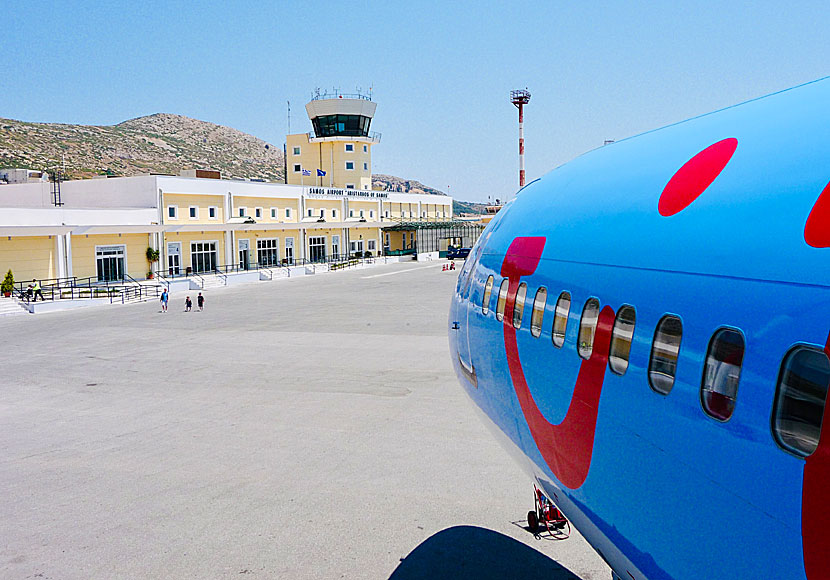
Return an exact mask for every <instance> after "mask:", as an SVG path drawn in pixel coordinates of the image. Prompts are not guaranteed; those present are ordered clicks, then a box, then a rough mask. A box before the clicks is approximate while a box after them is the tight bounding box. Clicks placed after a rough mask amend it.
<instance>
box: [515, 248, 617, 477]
mask: <svg viewBox="0 0 830 580" xmlns="http://www.w3.org/2000/svg"><path fill="white" fill-rule="evenodd" d="M544 248H545V238H542V237H520V238H516V239H515V240H513V242H512V243H511V244H510V247H509V248H508V249H507V254H506V255H505V257H504V263H503V264H502V267H501V275H502V276H504V277H505V278H508V279H509V283H508V290H507V303H506V305H505V312H504V346H505V350H506V354H507V364H508V367H509V369H510V377H511V379H512V380H513V388H514V389H515V391H516V396H517V397H518V399H519V404H520V405H521V408H522V413H523V414H524V417H525V420H526V421H527V424H528V427H529V428H530V433H531V435H532V436H533V440H534V441H535V442H536V446H537V447H538V448H539V451H540V453H541V454H542V457H543V458H544V460H545V462H546V463H547V464H548V467H550V469H551V471H553V474H554V475H555V476H556V477H557V479H559V481H561V482H562V484H563V485H565V486H566V487H568V488H570V489H577V488H579V487H581V486H582V484H583V483H585V478H587V477H588V470H589V469H590V467H591V457H592V455H593V451H594V434H595V432H596V428H597V413H598V412H599V397H600V394H601V393H602V383H603V380H604V379H605V369H606V366H607V365H608V350H609V348H610V346H611V331H612V329H613V327H614V310H613V309H612V308H611V307H610V306H606V307H605V308H603V309H602V311H601V312H600V314H599V321H598V323H597V330H596V333H595V335H594V350H593V353H592V354H591V357H590V358H589V359H588V360H583V361H582V365H581V366H580V368H579V375H578V377H577V379H576V385H575V387H574V393H573V396H572V397H571V402H570V405H569V406H568V412H567V414H566V415H565V418H564V419H563V420H562V422H561V423H559V424H558V425H554V424H552V423H550V422H548V420H547V419H545V417H544V416H543V415H542V412H541V411H540V410H539V407H538V405H537V404H536V401H534V400H533V395H532V394H531V393H530V389H529V388H528V386H527V380H526V379H525V375H524V369H523V368H522V363H521V359H520V358H519V346H518V342H517V340H516V329H515V328H513V325H512V324H511V321H512V320H513V308H514V306H515V304H516V291H517V290H518V288H519V281H520V279H521V277H522V276H530V275H531V274H533V273H534V272H535V271H536V268H537V267H538V265H539V260H540V259H541V257H542V250H544Z"/></svg>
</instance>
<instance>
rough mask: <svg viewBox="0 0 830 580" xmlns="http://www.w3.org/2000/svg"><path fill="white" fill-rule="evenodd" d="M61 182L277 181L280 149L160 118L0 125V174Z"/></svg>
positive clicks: (411, 188)
mask: <svg viewBox="0 0 830 580" xmlns="http://www.w3.org/2000/svg"><path fill="white" fill-rule="evenodd" d="M64 165H65V167H66V175H65V177H66V178H68V179H83V178H89V177H92V176H94V175H137V174H140V173H167V174H173V175H178V174H179V173H180V172H181V171H182V170H183V169H193V168H199V169H218V170H219V171H221V172H222V176H223V177H226V178H236V179H246V178H253V179H265V180H267V181H282V180H283V171H284V165H283V153H282V145H281V144H280V145H274V144H273V143H266V142H265V141H263V140H262V139H258V138H256V137H254V136H253V135H249V134H247V133H243V132H242V131H237V130H236V129H232V128H230V127H224V126H222V125H215V124H213V123H208V122H206V121H199V120H197V119H191V118H189V117H183V116H181V115H171V114H167V113H158V114H155V115H149V116H146V117H138V118H137V119H130V120H129V121H124V122H123V123H118V124H117V125H66V124H60V123H29V122H24V121H15V120H12V119H3V118H0V167H20V168H27V169H38V170H48V169H51V168H57V167H62V166H64ZM372 182H373V187H375V188H376V189H382V190H388V191H402V192H409V193H438V194H442V192H440V191H438V190H436V189H433V188H431V187H427V186H425V185H424V184H422V183H420V182H418V181H414V180H405V179H401V178H399V177H394V176H391V175H374V176H372Z"/></svg>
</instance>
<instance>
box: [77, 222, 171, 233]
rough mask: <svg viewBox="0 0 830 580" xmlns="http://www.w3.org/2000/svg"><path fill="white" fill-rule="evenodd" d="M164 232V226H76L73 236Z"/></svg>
mask: <svg viewBox="0 0 830 580" xmlns="http://www.w3.org/2000/svg"><path fill="white" fill-rule="evenodd" d="M161 231H164V226H160V225H157V224H146V225H144V224H133V225H125V226H74V227H73V228H72V235H81V234H87V235H92V234H151V233H153V232H161Z"/></svg>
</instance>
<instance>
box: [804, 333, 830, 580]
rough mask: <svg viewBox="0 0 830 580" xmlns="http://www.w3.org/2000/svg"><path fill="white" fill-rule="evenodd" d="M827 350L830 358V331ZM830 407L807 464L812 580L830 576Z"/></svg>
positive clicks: (807, 553) (807, 549) (807, 552)
mask: <svg viewBox="0 0 830 580" xmlns="http://www.w3.org/2000/svg"><path fill="white" fill-rule="evenodd" d="M824 352H825V353H827V356H828V357H830V334H828V336H827V343H826V344H825V346H824ZM828 482H830V409H827V407H826V406H825V409H824V416H823V417H822V420H821V438H820V439H819V442H818V447H817V448H816V450H815V451H814V452H813V454H812V455H810V456H809V457H808V458H807V460H806V461H805V463H804V487H803V489H802V490H801V545H802V550H803V553H804V571H805V572H806V573H807V578H809V580H828V579H830V528H828V522H830V494H828Z"/></svg>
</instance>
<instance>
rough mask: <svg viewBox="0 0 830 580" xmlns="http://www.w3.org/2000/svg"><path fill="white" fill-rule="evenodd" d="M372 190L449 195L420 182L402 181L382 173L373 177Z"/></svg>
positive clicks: (412, 180)
mask: <svg viewBox="0 0 830 580" xmlns="http://www.w3.org/2000/svg"><path fill="white" fill-rule="evenodd" d="M372 189H382V190H384V191H395V192H399V193H421V194H432V195H447V194H446V193H444V192H443V191H439V190H437V189H435V188H433V187H429V186H427V185H424V184H423V183H421V182H420V181H415V180H414V179H401V178H400V177H395V176H394V175H383V174H382V173H378V174H373V175H372Z"/></svg>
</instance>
